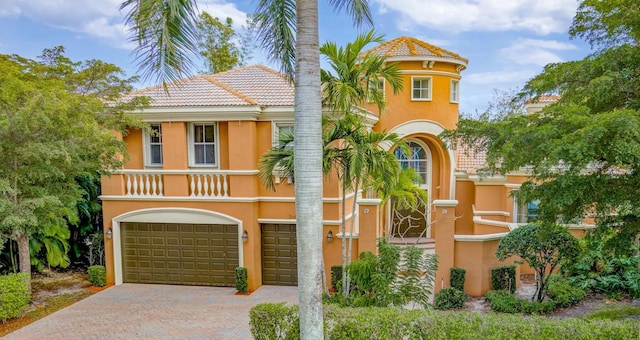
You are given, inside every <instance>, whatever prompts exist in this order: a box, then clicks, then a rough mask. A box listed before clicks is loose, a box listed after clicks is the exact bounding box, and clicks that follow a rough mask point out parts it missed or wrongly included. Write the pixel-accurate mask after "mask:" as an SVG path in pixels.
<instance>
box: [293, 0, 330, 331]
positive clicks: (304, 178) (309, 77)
mask: <svg viewBox="0 0 640 340" xmlns="http://www.w3.org/2000/svg"><path fill="white" fill-rule="evenodd" d="M296 15H297V19H296V77H295V78H296V82H295V121H294V123H295V125H294V134H295V141H296V142H295V145H294V153H295V155H296V157H295V159H294V168H295V169H296V171H295V195H296V220H297V223H298V231H297V235H298V289H299V306H300V338H301V339H303V340H306V339H322V338H323V335H324V334H323V316H322V273H321V270H320V265H321V263H322V255H323V254H322V135H321V131H322V103H321V97H320V56H319V53H318V50H319V48H320V46H319V38H318V2H317V0H297V1H296Z"/></svg>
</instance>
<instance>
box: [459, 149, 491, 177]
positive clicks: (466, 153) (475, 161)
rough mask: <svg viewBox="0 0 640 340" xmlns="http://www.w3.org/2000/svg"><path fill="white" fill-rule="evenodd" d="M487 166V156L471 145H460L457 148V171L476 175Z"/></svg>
mask: <svg viewBox="0 0 640 340" xmlns="http://www.w3.org/2000/svg"><path fill="white" fill-rule="evenodd" d="M486 165H487V154H486V153H485V152H484V151H479V150H476V149H475V148H473V147H472V146H470V145H464V144H458V147H457V148H456V171H462V172H467V173H470V174H471V173H475V172H476V170H478V169H480V168H482V167H484V166H486Z"/></svg>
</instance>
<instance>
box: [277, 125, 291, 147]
mask: <svg viewBox="0 0 640 340" xmlns="http://www.w3.org/2000/svg"><path fill="white" fill-rule="evenodd" d="M283 133H289V134H292V133H293V122H278V123H274V124H273V139H272V141H273V142H272V144H273V146H277V145H278V141H279V140H280V135H282V134H283Z"/></svg>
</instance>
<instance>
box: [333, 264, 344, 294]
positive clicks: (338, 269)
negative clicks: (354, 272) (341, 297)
mask: <svg viewBox="0 0 640 340" xmlns="http://www.w3.org/2000/svg"><path fill="white" fill-rule="evenodd" d="M340 281H342V265H339V264H338V265H335V266H331V288H333V291H334V292H337V291H338V282H340Z"/></svg>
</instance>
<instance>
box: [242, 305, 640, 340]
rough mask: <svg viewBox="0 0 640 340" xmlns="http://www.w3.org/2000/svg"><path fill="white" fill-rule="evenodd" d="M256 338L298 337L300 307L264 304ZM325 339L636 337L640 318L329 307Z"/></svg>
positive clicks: (254, 327)
mask: <svg viewBox="0 0 640 340" xmlns="http://www.w3.org/2000/svg"><path fill="white" fill-rule="evenodd" d="M249 315H250V318H251V321H250V325H251V334H252V335H253V337H254V339H269V340H272V339H273V340H277V339H299V327H298V324H299V320H298V309H297V306H286V305H284V304H283V303H281V304H259V305H257V306H256V307H254V308H253V309H252V310H251V312H250V313H249ZM324 319H325V328H324V329H325V334H324V335H325V338H326V339H367V340H378V339H381V340H382V339H384V340H387V339H403V338H404V339H407V338H408V339H532V340H533V339H563V340H566V339H637V338H638V336H639V332H640V330H639V328H638V326H637V322H636V321H630V320H628V321H596V320H584V319H577V318H566V319H558V318H545V317H540V316H522V315H509V314H482V313H473V312H442V311H429V310H406V309H401V308H380V307H370V308H340V307H336V306H335V305H329V306H324Z"/></svg>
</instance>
